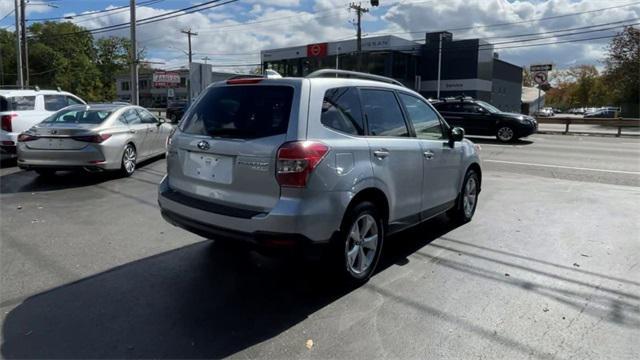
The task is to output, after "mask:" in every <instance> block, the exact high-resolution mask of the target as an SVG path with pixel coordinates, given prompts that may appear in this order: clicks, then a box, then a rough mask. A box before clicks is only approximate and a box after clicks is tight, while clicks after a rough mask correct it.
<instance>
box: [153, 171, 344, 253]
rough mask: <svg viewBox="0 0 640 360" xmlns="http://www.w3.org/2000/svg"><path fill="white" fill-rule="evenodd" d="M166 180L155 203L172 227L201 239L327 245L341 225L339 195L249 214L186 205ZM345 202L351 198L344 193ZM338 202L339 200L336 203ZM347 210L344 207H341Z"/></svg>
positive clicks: (290, 201)
mask: <svg viewBox="0 0 640 360" xmlns="http://www.w3.org/2000/svg"><path fill="white" fill-rule="evenodd" d="M173 192H174V191H173V190H171V189H170V188H169V186H168V181H167V178H166V177H165V178H164V179H163V180H162V182H161V183H160V187H159V192H158V204H159V205H160V208H161V209H162V214H163V217H164V218H165V219H166V220H167V221H168V222H169V223H171V224H173V225H176V226H179V227H181V228H183V229H185V230H188V231H190V232H193V233H196V234H199V235H201V236H204V237H211V238H215V237H224V238H228V239H233V240H239V241H243V242H246V243H250V244H254V245H278V244H281V245H287V246H299V245H316V244H327V243H329V242H330V241H331V239H332V238H333V237H334V236H335V234H336V233H337V231H338V230H339V228H340V224H341V222H342V215H343V212H342V211H341V210H340V209H341V207H339V206H331V205H330V203H331V202H332V201H336V200H337V199H336V197H340V196H342V193H330V194H326V195H325V196H324V199H318V201H304V204H309V205H310V207H305V206H304V204H302V201H301V200H300V199H290V198H288V199H285V198H282V199H280V200H279V201H278V204H276V206H275V207H274V208H273V209H271V211H270V212H269V213H256V214H249V212H246V211H244V210H239V209H236V210H237V211H233V209H229V208H228V207H218V208H215V206H214V208H209V209H207V208H205V207H204V206H202V205H201V204H198V202H199V201H198V200H195V199H194V201H191V202H186V201H184V200H183V199H176V197H175V196H172V195H171V193H173ZM344 196H345V197H346V199H347V204H348V199H349V198H350V197H349V196H348V195H347V194H344ZM337 201H342V200H341V199H340V200H337ZM344 208H346V205H345V206H344V207H343V208H342V209H344Z"/></svg>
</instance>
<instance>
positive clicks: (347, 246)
mask: <svg viewBox="0 0 640 360" xmlns="http://www.w3.org/2000/svg"><path fill="white" fill-rule="evenodd" d="M363 233H364V234H363ZM367 235H368V236H367ZM383 244H384V223H383V220H382V218H381V216H380V212H379V211H378V209H377V208H376V206H375V205H374V204H373V203H371V202H368V201H365V202H361V203H359V204H357V205H356V206H354V207H353V208H352V209H350V210H349V212H348V213H347V214H346V215H345V217H344V219H343V222H342V226H341V230H340V233H339V236H338V237H337V239H336V241H335V243H334V246H333V248H334V251H333V254H332V256H333V258H334V264H335V265H334V266H335V269H337V270H338V273H339V276H340V278H341V279H342V280H343V281H344V282H345V284H346V285H349V286H353V285H360V284H363V283H365V282H366V281H367V280H369V278H370V277H371V275H373V273H374V271H375V269H376V266H377V265H378V261H379V260H380V254H381V253H382V247H383Z"/></svg>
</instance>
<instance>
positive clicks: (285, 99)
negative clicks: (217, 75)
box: [180, 85, 293, 139]
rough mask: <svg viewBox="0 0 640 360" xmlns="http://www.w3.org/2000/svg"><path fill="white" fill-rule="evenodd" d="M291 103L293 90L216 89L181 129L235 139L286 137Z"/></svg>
mask: <svg viewBox="0 0 640 360" xmlns="http://www.w3.org/2000/svg"><path fill="white" fill-rule="evenodd" d="M292 100H293V88H292V87H290V86H255V85H253V86H225V87H213V88H210V89H209V90H207V92H206V93H205V94H204V95H203V96H202V97H200V98H199V99H198V101H197V102H196V103H195V104H194V106H192V108H191V109H189V111H188V112H187V114H186V115H185V119H184V121H183V123H182V124H181V128H180V129H181V130H182V131H183V132H185V133H188V134H197V135H209V136H212V137H227V138H234V139H255V138H260V137H267V136H273V135H278V134H284V133H286V132H287V127H288V125H289V115H290V113H291V102H292Z"/></svg>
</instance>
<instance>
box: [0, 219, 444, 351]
mask: <svg viewBox="0 0 640 360" xmlns="http://www.w3.org/2000/svg"><path fill="white" fill-rule="evenodd" d="M429 223H432V224H433V225H432V226H431V227H430V230H429V232H428V233H424V229H423V230H422V231H421V232H422V234H421V236H420V238H421V239H422V240H420V241H417V242H413V241H412V242H404V241H393V242H395V243H396V245H392V246H389V247H388V248H387V249H386V253H385V256H384V257H383V260H382V262H381V264H380V265H381V266H380V271H384V269H385V268H387V267H389V266H391V265H393V264H394V263H395V262H397V261H398V260H399V259H404V258H406V257H407V256H408V255H410V252H412V251H415V249H418V248H420V247H421V246H424V245H426V244H428V243H429V242H431V241H433V240H434V239H436V238H438V237H439V236H441V235H442V234H444V233H446V232H448V231H450V230H452V229H453V227H452V226H451V225H449V223H448V222H444V221H441V220H436V221H430V222H429ZM414 231H418V232H420V230H414ZM390 239H394V238H390ZM349 291H350V290H349V289H346V288H342V287H337V286H336V284H335V283H334V282H333V281H331V279H330V278H328V277H327V272H326V268H323V267H322V263H312V264H309V263H306V262H302V261H296V260H295V259H272V258H265V257H262V256H260V255H258V254H255V253H236V252H234V251H232V250H228V249H225V250H224V251H223V250H221V249H220V247H219V246H217V245H216V244H215V243H213V242H212V241H203V242H200V243H196V244H194V245H190V246H187V247H184V248H180V249H177V250H173V251H170V252H166V253H163V254H159V255H156V256H152V257H149V258H145V259H142V260H138V261H135V262H132V263H129V264H126V265H123V266H120V267H117V268H114V269H112V270H109V271H107V272H104V273H100V274H97V275H95V276H92V277H89V278H85V279H81V280H79V281H77V282H74V283H71V284H68V285H64V286H61V287H58V288H55V289H52V290H49V291H47V292H44V293H41V294H38V295H34V296H31V297H29V298H28V299H26V300H24V301H23V302H22V303H21V304H20V305H19V306H18V307H16V308H15V309H14V310H13V311H11V312H10V313H9V314H8V315H7V317H6V319H5V322H4V325H3V328H2V334H3V339H4V343H3V344H2V348H1V353H2V355H3V356H4V357H5V358H124V357H127V358H130V357H133V358H200V357H208V358H219V357H223V356H228V355H232V354H234V353H236V352H238V351H240V350H243V349H245V348H247V347H250V346H252V345H255V344H257V343H260V342H262V341H264V340H267V339H270V338H272V337H274V336H276V335H278V334H280V333H282V332H283V331H285V330H287V329H289V328H290V327H292V326H293V325H295V324H297V323H299V322H301V321H303V320H304V319H305V318H307V317H308V316H309V315H310V314H312V313H314V312H315V311H317V310H318V309H320V308H322V307H324V306H326V305H328V304H330V303H331V302H333V301H334V300H336V299H338V298H339V297H341V296H343V295H345V294H347V293H348V292H349Z"/></svg>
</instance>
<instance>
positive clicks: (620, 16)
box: [80, 0, 640, 67]
mask: <svg viewBox="0 0 640 360" xmlns="http://www.w3.org/2000/svg"><path fill="white" fill-rule="evenodd" d="M237 4H239V3H236V4H232V5H226V6H221V7H219V8H214V9H211V10H209V11H205V12H200V13H192V14H187V15H184V16H179V17H173V18H171V19H170V20H166V21H161V22H157V23H154V24H149V25H141V26H139V27H138V41H139V46H140V47H144V48H145V49H146V50H147V54H148V56H149V57H154V58H158V59H164V60H166V62H167V64H170V65H171V66H172V67H177V66H179V65H180V64H186V55H184V53H183V51H186V49H187V37H186V35H185V34H182V33H180V30H182V29H186V28H191V29H193V31H196V32H198V34H199V35H198V36H196V37H194V38H193V44H192V45H193V51H194V53H195V57H194V58H195V59H196V60H199V59H200V58H201V57H202V56H205V55H206V56H209V57H210V58H211V59H212V60H211V62H212V63H213V64H214V65H215V64H238V63H257V62H259V61H260V57H259V50H260V49H270V48H278V47H285V46H294V45H304V44H308V43H313V42H320V41H332V40H337V39H344V38H347V37H353V35H354V29H353V26H352V25H351V24H350V23H349V20H350V19H351V18H353V14H350V13H349V12H348V11H347V4H348V2H347V1H346V0H316V1H314V3H313V4H312V5H311V6H307V5H305V6H304V8H305V9H309V8H310V9H312V10H306V11H305V10H301V8H297V7H298V6H299V5H300V1H298V0H275V1H273V0H268V1H267V0H264V1H259V0H256V1H252V2H250V3H249V5H247V4H246V3H245V4H243V5H237ZM621 4H625V3H624V2H618V1H610V2H607V3H603V2H600V1H592V0H579V1H570V0H547V1H534V0H530V1H525V0H516V1H513V2H508V1H506V0H447V1H440V2H431V1H403V3H401V4H396V5H392V6H390V7H382V8H378V9H376V11H375V15H376V16H367V17H366V18H365V23H364V31H365V33H368V34H370V35H373V34H376V33H395V32H401V33H404V34H399V35H398V36H402V37H411V36H413V37H415V38H417V39H423V38H424V33H425V32H427V31H437V30H441V29H451V28H462V27H469V26H479V25H487V24H499V23H506V22H523V21H528V20H534V21H531V22H524V23H520V24H514V25H510V26H497V27H484V28H482V27H479V28H474V29H471V30H456V31H453V33H454V38H457V39H460V38H470V37H473V38H476V37H481V38H493V37H496V36H505V35H513V34H523V33H524V34H527V33H539V32H544V31H553V30H558V29H567V28H573V27H582V26H591V25H594V24H601V23H608V22H613V21H619V20H626V19H633V18H635V19H637V18H640V6H638V5H635V6H631V7H624V8H617V9H610V10H606V11H598V12H592V13H588V14H583V15H579V16H566V17H559V18H556V19H553V20H545V21H539V20H537V19H539V18H543V17H545V18H546V17H550V16H559V15H564V14H572V13H576V12H582V11H589V10H594V9H599V8H603V7H610V6H616V5H621ZM168 11H169V10H160V9H154V8H152V7H144V6H143V7H139V8H138V18H139V19H140V18H145V17H149V16H154V15H159V14H163V13H166V12H168ZM248 14H251V16H247V15H248ZM128 16H129V15H128V12H122V13H115V14H112V15H111V16H104V15H103V14H102V16H98V15H97V16H96V17H95V18H90V17H84V18H82V20H83V22H82V23H80V25H83V26H85V27H87V28H97V27H102V26H107V25H112V24H118V23H125V22H127V21H129V18H128ZM239 19H244V20H242V21H240V20H239ZM245 23H246V24H245ZM368 29H378V31H371V30H368ZM411 31H417V32H418V33H416V34H413V35H411V34H407V33H406V32H411ZM608 34H610V32H602V33H593V34H585V35H584V37H589V36H602V35H608ZM109 35H119V36H128V29H124V30H119V31H115V32H109V33H104V34H98V35H97V36H109ZM573 38H575V37H573ZM515 39H518V38H515ZM520 39H521V38H520ZM566 39H572V38H571V37H569V38H560V37H559V38H550V39H546V40H544V41H543V42H553V41H562V40H566ZM510 40H514V38H507V39H489V41H490V42H493V43H498V42H504V41H510ZM607 43H608V39H603V40H598V41H589V42H584V43H580V42H576V43H567V44H557V45H552V46H540V47H525V48H513V49H501V50H498V52H499V53H500V55H501V58H502V59H505V60H507V61H510V62H513V63H515V64H517V65H526V64H530V63H534V62H539V61H552V62H553V63H555V64H558V65H559V66H564V67H566V66H569V65H571V64H574V63H591V64H598V61H600V60H601V59H602V56H603V54H604V47H605V46H606V44H607ZM522 44H531V43H522ZM514 45H518V44H515V43H514ZM505 46H508V45H497V46H496V47H497V48H499V47H505Z"/></svg>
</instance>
